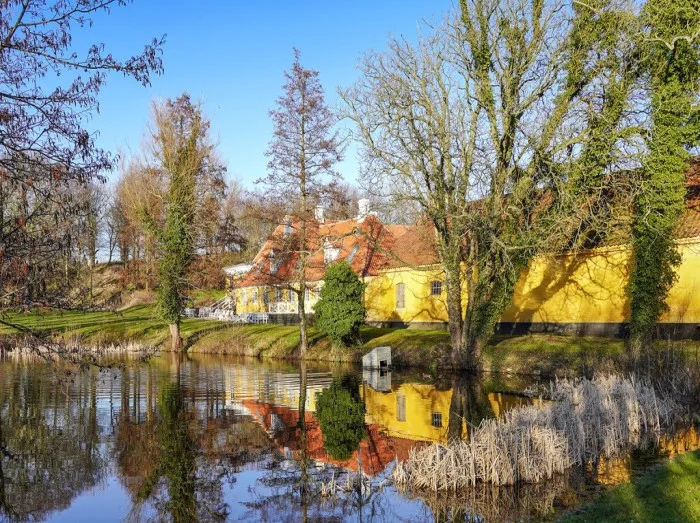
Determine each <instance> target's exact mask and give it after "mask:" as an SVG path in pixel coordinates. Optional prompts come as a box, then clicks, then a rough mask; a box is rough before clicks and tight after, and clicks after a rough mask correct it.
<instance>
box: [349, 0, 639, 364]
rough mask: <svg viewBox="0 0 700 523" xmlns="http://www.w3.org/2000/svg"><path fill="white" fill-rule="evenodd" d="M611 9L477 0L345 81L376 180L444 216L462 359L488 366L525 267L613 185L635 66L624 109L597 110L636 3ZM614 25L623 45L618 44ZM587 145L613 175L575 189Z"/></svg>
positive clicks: (400, 198) (442, 241) (433, 215)
mask: <svg viewBox="0 0 700 523" xmlns="http://www.w3.org/2000/svg"><path fill="white" fill-rule="evenodd" d="M601 8H606V9H609V10H610V12H609V13H606V15H605V18H603V17H600V18H601V19H603V20H605V24H603V23H602V22H600V20H599V15H598V14H597V13H596V12H593V11H590V10H588V11H582V12H575V13H573V14H572V13H571V12H570V11H568V10H567V9H566V8H565V6H564V4H563V2H562V1H559V0H551V1H546V2H539V1H530V0H464V1H462V2H461V10H460V12H459V13H458V14H457V15H456V16H451V17H450V18H449V20H448V22H447V23H446V24H445V25H443V26H442V27H440V28H438V29H437V30H429V31H428V35H427V36H423V37H421V38H420V39H419V42H418V44H417V45H415V46H413V45H411V44H409V43H407V42H405V41H402V40H396V39H392V40H390V41H389V50H388V51H387V52H385V53H380V54H376V53H375V54H370V55H369V56H367V57H366V58H365V59H364V60H363V62H362V65H361V71H362V73H363V74H362V78H361V79H360V80H359V81H358V83H357V84H356V85H355V86H354V87H352V88H350V89H347V90H345V91H342V92H341V96H342V98H343V100H344V101H345V103H346V107H347V111H346V115H347V116H348V117H349V118H351V119H352V120H353V121H354V122H355V124H356V126H357V130H358V131H357V132H358V138H359V140H360V141H361V144H362V146H363V154H364V160H365V161H364V166H365V167H364V169H365V170H364V173H363V175H364V177H365V182H366V184H367V185H372V186H375V187H381V188H382V189H383V190H384V191H385V192H387V193H389V194H391V197H392V199H393V200H394V201H395V202H398V203H401V202H410V203H413V204H417V206H418V207H419V208H420V209H421V210H422V212H423V213H424V215H425V216H426V217H427V218H428V219H429V220H430V222H432V224H433V225H434V229H435V232H436V235H437V248H438V253H439V255H440V259H441V261H442V265H443V267H444V270H445V276H446V289H447V309H448V316H449V329H450V337H451V345H452V361H453V364H454V365H455V366H466V367H468V368H473V369H478V368H479V367H480V364H481V362H480V360H481V350H482V347H483V345H484V343H485V342H486V341H488V339H489V338H490V336H491V335H492V333H493V331H494V327H495V325H496V323H497V322H498V320H499V318H500V316H501V314H502V312H503V309H504V308H505V307H506V305H507V304H508V303H509V301H510V299H511V297H512V293H513V290H514V287H515V284H516V282H517V280H518V278H519V276H520V273H521V271H522V270H523V269H524V268H525V266H526V265H527V264H528V263H529V261H530V260H531V259H532V257H533V256H535V255H536V254H537V253H539V252H542V250H544V249H552V248H558V247H560V246H562V245H564V244H566V243H570V241H571V237H572V236H576V235H577V234H578V232H577V231H579V229H580V228H581V224H582V221H583V219H582V216H581V214H582V213H579V212H578V209H579V208H585V209H588V210H589V211H590V212H589V215H590V214H591V213H592V212H593V211H592V209H595V206H594V205H590V204H588V205H583V197H582V196H581V197H579V196H577V195H586V194H588V192H587V188H588V187H591V186H594V187H597V189H598V192H597V193H596V194H600V193H601V192H602V187H601V186H600V185H601V184H600V183H598V182H600V180H602V179H603V178H604V175H605V173H608V172H609V170H610V167H611V166H612V165H614V161H615V160H616V159H617V158H618V156H619V155H620V150H621V148H620V146H619V141H620V140H621V136H622V135H623V132H622V131H620V128H621V127H622V122H624V119H625V116H626V114H627V113H628V112H629V105H628V97H627V93H628V92H629V90H630V89H631V88H632V86H633V84H634V77H632V81H630V82H628V79H627V77H624V82H626V83H625V84H624V85H623V86H622V87H621V88H620V90H622V96H621V98H622V103H621V106H620V107H616V109H617V112H616V113H615V114H612V115H610V117H608V115H604V116H605V117H604V118H598V119H596V118H594V117H593V116H594V115H596V114H600V111H601V110H602V109H606V108H607V105H605V104H606V102H605V101H606V100H607V99H608V97H607V88H608V87H611V86H613V83H614V82H617V80H618V79H619V77H620V76H622V75H624V73H626V71H625V70H624V69H623V71H622V73H620V72H619V71H618V70H617V69H615V68H616V67H618V68H619V62H620V61H622V58H620V59H619V60H618V61H615V60H612V59H611V58H610V57H611V55H614V53H615V52H618V51H619V54H618V56H625V53H627V52H628V50H627V46H626V42H625V40H624V38H622V37H623V36H625V35H623V34H622V33H621V32H620V31H621V30H620V28H621V27H626V26H625V23H624V22H625V20H626V18H625V15H626V13H624V12H620V11H616V10H615V9H614V8H612V7H610V5H608V3H605V5H604V6H601ZM601 24H602V25H601ZM613 27H615V28H617V30H618V34H615V37H616V38H617V37H620V38H622V40H621V41H622V43H621V44H620V45H618V46H617V47H613V48H612V49H611V48H610V47H605V46H606V45H609V42H610V39H611V36H612V35H613V34H614V33H613V31H614V29H613ZM592 50H595V51H598V52H599V54H596V53H595V52H591V51H592ZM611 78H612V79H611ZM601 100H602V102H601ZM615 100H616V101H619V98H616V99H615ZM601 104H602V106H601ZM626 111H627V112H626ZM601 136H604V138H605V139H604V140H598V141H595V140H594V138H595V137H601ZM593 146H594V147H593ZM587 147H588V148H590V147H593V151H591V153H593V152H595V153H596V154H590V155H589V156H590V158H588V160H587V167H589V168H590V167H592V166H594V164H595V166H598V165H599V166H600V169H598V170H597V171H596V172H599V173H601V174H600V176H599V177H597V178H586V179H583V180H582V181H581V182H580V183H579V184H578V186H579V189H578V190H577V191H573V190H571V187H572V185H574V183H573V181H574V180H576V179H577V177H576V176H575V175H576V173H577V172H584V170H583V169H581V168H580V167H581V162H582V161H583V160H582V159H583V158H586V156H585V153H586V151H588V149H587ZM585 172H587V171H585ZM596 184H597V185H596ZM583 214H585V213H583ZM465 289H466V293H467V302H466V310H465V308H464V303H463V301H462V293H463V291H464V290H465Z"/></svg>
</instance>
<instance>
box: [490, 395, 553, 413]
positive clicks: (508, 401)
mask: <svg viewBox="0 0 700 523" xmlns="http://www.w3.org/2000/svg"><path fill="white" fill-rule="evenodd" d="M488 398H489V403H490V404H491V410H493V415H494V417H496V418H497V417H498V416H500V415H501V414H503V413H504V412H508V411H509V410H510V409H513V408H515V407H520V406H522V405H535V406H537V407H541V406H543V405H544V404H545V403H546V402H545V401H543V400H541V399H538V398H527V397H524V396H516V395H515V394H502V393H500V392H490V393H489V396H488Z"/></svg>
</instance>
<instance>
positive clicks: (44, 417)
mask: <svg viewBox="0 0 700 523" xmlns="http://www.w3.org/2000/svg"><path fill="white" fill-rule="evenodd" d="M96 379H97V376H96V373H90V374H89V375H86V376H84V377H83V378H82V379H80V380H76V381H74V382H73V383H61V382H59V381H58V380H56V379H55V376H53V375H52V374H51V373H49V372H48V371H47V368H46V366H41V367H40V372H37V368H30V367H26V366H23V367H19V366H18V367H6V368H3V372H2V373H0V382H1V383H0V408H1V409H2V410H0V516H1V518H0V519H6V520H9V521H30V520H32V521H36V520H41V519H44V518H46V517H48V516H49V515H50V514H51V513H52V512H54V511H58V510H62V509H65V508H66V507H68V506H69V505H70V504H71V502H72V501H73V499H74V498H75V497H76V496H77V495H78V494H80V493H81V492H83V491H85V490H86V489H89V488H91V487H93V486H95V485H97V484H98V483H100V481H101V480H102V479H103V478H104V477H105V474H106V466H107V462H106V460H105V459H104V457H103V456H102V455H101V453H100V447H99V439H100V430H99V426H98V423H97V409H96V398H97V396H96V388H95V383H96Z"/></svg>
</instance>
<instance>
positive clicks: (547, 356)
mask: <svg viewBox="0 0 700 523" xmlns="http://www.w3.org/2000/svg"><path fill="white" fill-rule="evenodd" d="M28 332H31V333H33V334H35V335H39V336H43V337H47V338H51V339H54V340H58V341H63V342H68V343H72V344H81V345H84V346H87V347H98V346H105V345H114V344H120V343H121V344H123V343H135V344H143V345H149V346H156V347H162V348H167V346H168V341H169V337H168V336H169V333H168V328H167V325H166V324H165V323H164V322H163V321H162V320H160V319H159V318H158V317H157V314H156V311H155V308H154V307H153V306H152V305H138V306H134V307H130V308H128V309H125V310H122V311H118V312H82V311H55V310H54V311H45V312H41V311H37V312H32V313H10V314H6V315H4V316H3V317H1V318H0V336H2V337H3V338H4V339H5V341H6V342H8V343H11V342H12V339H13V337H15V338H16V337H21V336H22V335H24V334H26V333H28ZM182 337H183V339H184V342H185V346H186V347H187V350H188V351H189V352H193V353H209V354H230V355H240V356H251V357H256V358H262V359H299V353H298V346H299V331H298V328H297V327H296V326H284V325H273V324H267V325H233V324H231V323H225V322H219V321H216V320H202V319H195V318H185V319H183V321H182ZM309 339H310V343H311V348H310V350H309V353H308V354H307V356H306V359H307V360H309V361H334V362H359V361H360V360H361V358H362V355H363V354H365V353H366V352H368V351H370V350H372V349H373V348H375V347H379V346H383V345H388V346H390V347H391V348H392V353H393V360H394V363H395V364H396V365H399V366H405V367H417V368H428V369H432V370H435V369H437V368H440V367H441V366H445V365H448V364H449V334H448V333H447V332H445V331H441V330H414V329H380V328H374V327H363V328H362V331H361V343H360V344H358V345H357V346H355V347H350V348H336V347H333V346H332V344H331V343H330V340H328V339H327V338H325V337H323V336H322V335H321V334H320V333H318V332H317V331H316V330H315V329H313V328H311V329H310V330H309ZM675 346H676V347H680V348H681V349H682V350H684V351H688V352H689V353H692V354H696V351H698V350H699V347H700V344H698V343H696V342H687V343H678V344H676V345H675ZM623 357H624V343H623V342H622V341H621V340H617V339H606V338H586V337H569V336H554V335H527V336H513V337H497V338H495V339H494V340H493V342H492V343H491V344H490V345H488V346H487V347H486V348H485V349H484V368H485V370H487V371H490V372H502V373H513V374H538V375H541V376H561V375H567V374H568V375H590V374H591V373H592V372H593V370H594V369H595V370H596V371H598V372H601V371H606V370H613V369H614V368H615V367H616V366H617V364H618V363H619V362H621V361H622V358H623Z"/></svg>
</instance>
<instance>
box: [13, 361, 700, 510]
mask: <svg viewBox="0 0 700 523" xmlns="http://www.w3.org/2000/svg"><path fill="white" fill-rule="evenodd" d="M525 390H527V391H529V392H530V394H529V396H523V395H518V394H512V393H510V392H509V391H525ZM545 390H546V384H542V383H537V382H536V381H529V380H523V379H522V378H521V379H518V380H505V381H504V380H503V378H491V379H488V378H487V379H481V380H476V379H473V378H471V379H466V378H460V377H457V376H448V377H445V378H442V379H434V378H431V377H430V376H427V375H423V374H420V373H418V374H416V373H408V372H406V373H404V372H398V371H393V372H383V373H366V372H365V373H363V372H362V371H361V370H358V369H356V368H352V367H349V368H348V367H323V366H304V367H303V368H302V367H299V366H298V365H293V364H287V363H283V364H269V363H261V362H258V361H251V360H240V359H230V358H217V357H204V356H193V357H191V358H184V359H183V358H178V357H175V356H173V355H164V356H160V357H156V358H153V359H151V360H150V361H149V362H148V363H145V364H143V363H141V364H138V363H127V364H126V365H125V366H123V367H121V368H116V369H115V368H108V369H102V370H99V369H97V368H91V369H89V370H83V371H79V372H76V371H70V372H63V370H61V369H57V368H56V366H55V365H49V364H47V363H43V362H37V361H30V360H27V359H19V358H17V357H14V358H13V357H11V356H8V357H6V358H5V359H4V360H2V361H0V520H7V521H71V522H72V521H151V520H156V521H161V520H166V521H167V520H171V521H193V520H201V521H224V520H225V521H275V522H280V521H305V520H306V521H456V520H461V521H464V520H469V519H470V518H473V517H474V516H477V519H478V520H486V521H499V520H500V521H506V520H507V521H513V520H524V521H527V520H542V519H552V518H556V516H557V515H558V514H560V513H561V512H562V511H563V510H566V509H567V508H570V507H575V506H576V505H577V504H579V503H580V502H581V501H582V500H584V499H586V497H588V496H590V495H591V494H592V493H595V492H596V491H598V490H600V489H602V488H605V486H606V485H610V484H615V483H618V482H620V481H625V480H627V479H629V477H630V476H631V475H632V474H634V473H635V471H637V470H639V469H641V468H643V467H644V466H645V465H647V464H648V463H650V462H653V461H655V460H657V459H659V457H664V456H668V455H672V454H673V453H675V452H679V451H683V450H685V449H686V448H690V447H692V446H696V445H697V443H698V442H697V440H698V438H697V434H696V433H695V432H694V431H686V432H684V433H683V434H679V435H675V436H674V437H673V438H667V439H665V440H662V442H661V443H660V444H659V445H656V446H654V447H653V448H651V449H646V450H644V451H634V452H632V453H630V454H629V455H627V456H625V457H624V458H621V459H619V460H613V461H609V462H605V461H604V460H601V461H600V462H599V463H597V464H596V465H595V466H589V467H585V468H582V469H574V470H572V471H571V472H570V473H568V474H566V475H564V476H560V477H557V478H555V479H554V480H552V481H549V482H546V483H543V484H540V485H525V486H521V487H520V488H492V487H484V488H482V489H477V490H472V491H469V492H465V493H459V494H458V495H439V496H435V495H429V494H421V493H406V492H404V493H400V492H397V491H396V490H395V489H394V488H393V487H392V486H391V482H390V481H389V480H390V477H391V470H392V467H393V463H395V461H396V460H402V459H405V458H406V457H407V456H408V453H409V452H410V450H411V449H412V448H413V447H415V446H416V445H424V444H426V442H435V441H439V442H445V441H447V439H448V438H450V437H458V436H462V437H468V433H469V427H470V425H473V424H478V423H479V421H480V420H481V419H483V418H484V417H493V416H498V415H499V414H500V413H501V412H503V411H504V410H507V409H509V408H512V407H514V406H516V405H519V404H523V403H536V404H537V403H541V402H542V401H543V400H541V399H540V397H539V393H540V392H543V391H545Z"/></svg>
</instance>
